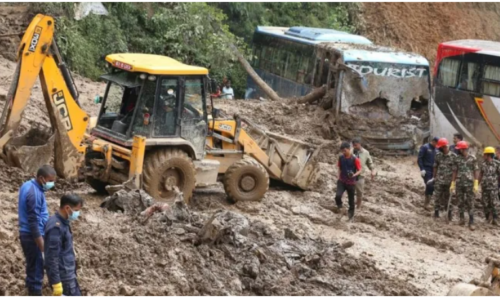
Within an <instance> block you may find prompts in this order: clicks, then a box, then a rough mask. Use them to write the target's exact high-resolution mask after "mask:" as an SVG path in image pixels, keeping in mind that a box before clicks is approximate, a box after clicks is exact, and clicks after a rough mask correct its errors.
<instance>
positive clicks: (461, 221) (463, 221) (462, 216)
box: [458, 212, 465, 225]
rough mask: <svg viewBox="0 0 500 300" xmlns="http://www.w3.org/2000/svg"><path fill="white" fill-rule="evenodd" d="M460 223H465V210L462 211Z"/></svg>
mask: <svg viewBox="0 0 500 300" xmlns="http://www.w3.org/2000/svg"><path fill="white" fill-rule="evenodd" d="M458 225H465V215H464V213H463V212H461V213H460V222H458Z"/></svg>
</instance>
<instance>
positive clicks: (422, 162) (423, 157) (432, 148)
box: [418, 137, 439, 208]
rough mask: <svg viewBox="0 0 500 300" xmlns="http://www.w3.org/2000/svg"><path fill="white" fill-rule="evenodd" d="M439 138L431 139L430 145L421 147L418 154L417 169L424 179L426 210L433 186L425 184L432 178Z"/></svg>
mask: <svg viewBox="0 0 500 300" xmlns="http://www.w3.org/2000/svg"><path fill="white" fill-rule="evenodd" d="M438 140H439V138H437V137H435V138H433V139H432V140H431V141H430V143H427V144H425V145H422V147H420V151H419V152H418V167H419V168H420V175H421V176H422V178H423V179H424V184H425V203H424V207H425V208H427V206H428V205H429V203H430V201H431V197H432V194H433V192H434V185H433V184H427V182H429V181H430V180H431V179H432V176H433V166H434V156H435V155H436V144H437V142H438Z"/></svg>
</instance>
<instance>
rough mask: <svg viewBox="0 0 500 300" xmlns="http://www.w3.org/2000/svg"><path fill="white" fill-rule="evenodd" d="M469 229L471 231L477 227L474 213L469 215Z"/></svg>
mask: <svg viewBox="0 0 500 300" xmlns="http://www.w3.org/2000/svg"><path fill="white" fill-rule="evenodd" d="M469 229H470V230H471V231H474V229H475V227H474V215H472V214H470V215H469Z"/></svg>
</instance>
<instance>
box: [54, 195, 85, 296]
mask: <svg viewBox="0 0 500 300" xmlns="http://www.w3.org/2000/svg"><path fill="white" fill-rule="evenodd" d="M82 206H83V199H82V198H80V197H79V196H77V195H64V196H62V198H61V203H60V205H59V211H58V212H56V214H55V215H53V216H52V217H50V218H49V221H48V222H47V226H45V244H46V245H47V246H46V247H45V269H46V270H47V277H48V278H49V284H50V285H51V286H52V290H53V294H52V295H53V296H61V295H64V296H81V295H82V294H81V292H80V286H79V285H78V281H77V280H76V260H75V251H74V250H73V234H72V232H71V227H70V222H72V221H75V220H76V219H78V216H79V215H80V210H81V209H82Z"/></svg>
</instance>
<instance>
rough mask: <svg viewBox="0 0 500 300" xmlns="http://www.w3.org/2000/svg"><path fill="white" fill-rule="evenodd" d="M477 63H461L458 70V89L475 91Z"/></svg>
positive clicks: (477, 76)
mask: <svg viewBox="0 0 500 300" xmlns="http://www.w3.org/2000/svg"><path fill="white" fill-rule="evenodd" d="M479 74H480V71H479V64H477V63H473V62H464V63H462V68H461V70H460V82H459V83H458V89H460V90H465V91H472V92H477V90H478V89H477V83H478V79H479Z"/></svg>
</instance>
